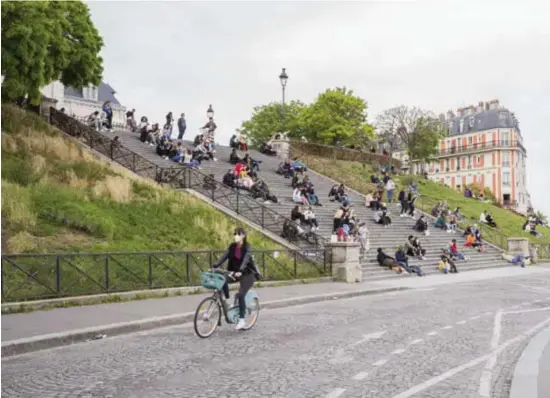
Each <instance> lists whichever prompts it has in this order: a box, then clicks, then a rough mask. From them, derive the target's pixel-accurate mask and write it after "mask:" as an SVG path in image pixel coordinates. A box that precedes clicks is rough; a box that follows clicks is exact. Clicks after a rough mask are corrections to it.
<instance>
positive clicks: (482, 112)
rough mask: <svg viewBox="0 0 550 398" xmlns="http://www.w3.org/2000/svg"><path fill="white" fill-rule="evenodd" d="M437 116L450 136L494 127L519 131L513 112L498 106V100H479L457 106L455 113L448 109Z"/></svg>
mask: <svg viewBox="0 0 550 398" xmlns="http://www.w3.org/2000/svg"><path fill="white" fill-rule="evenodd" d="M439 118H440V120H441V121H442V122H444V123H445V125H446V126H447V131H448V133H449V135H450V136H453V135H459V134H467V133H474V132H476V131H483V130H490V129H496V128H515V129H516V130H517V131H519V132H521V131H520V129H519V121H518V119H517V118H516V116H515V115H514V113H513V112H511V111H510V110H509V109H507V108H504V107H502V106H500V102H499V100H492V101H489V102H483V101H481V102H479V103H478V105H477V106H474V105H470V106H468V107H465V108H459V109H457V112H456V114H455V113H454V112H453V111H449V112H447V115H443V114H442V115H440V116H439Z"/></svg>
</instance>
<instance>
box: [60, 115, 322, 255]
mask: <svg viewBox="0 0 550 398" xmlns="http://www.w3.org/2000/svg"><path fill="white" fill-rule="evenodd" d="M50 120H51V123H52V125H54V126H56V127H57V128H58V129H60V130H61V131H63V132H65V133H66V134H68V135H70V136H72V137H75V138H77V139H79V140H81V141H82V142H84V143H85V144H86V145H88V146H89V147H90V148H92V149H95V150H96V151H98V152H99V153H101V154H103V155H105V156H107V157H108V158H109V159H111V160H112V161H114V162H117V163H119V164H121V165H122V166H124V167H126V168H128V169H130V170H131V171H133V172H134V173H136V174H138V175H140V176H142V177H146V178H151V179H154V180H155V181H157V182H158V183H160V184H165V185H168V186H170V187H171V188H174V189H192V190H194V191H196V192H199V193H201V194H202V195H204V196H206V197H207V198H209V199H210V200H212V201H213V202H215V203H217V204H219V205H221V206H223V207H225V208H226V209H228V210H231V211H233V212H235V213H236V214H238V215H239V216H241V217H243V218H245V219H246V220H248V221H250V222H253V223H255V224H257V225H259V226H261V227H262V228H264V229H266V230H268V231H270V232H272V233H275V234H277V235H281V236H282V232H283V227H284V226H285V224H286V223H292V221H291V220H290V219H289V218H287V217H284V216H282V215H281V214H279V213H277V212H275V211H274V210H272V209H270V208H268V207H267V206H265V205H263V204H262V203H260V202H258V201H257V200H255V199H253V198H252V197H251V196H250V195H249V194H248V193H243V192H242V191H240V190H238V189H234V188H230V187H228V186H226V185H224V184H222V183H220V182H218V181H216V180H214V179H213V178H212V177H210V176H208V175H206V174H203V173H201V172H200V171H198V170H197V169H192V168H189V167H185V166H179V165H178V166H172V167H160V166H157V165H156V164H154V163H153V162H151V161H150V160H148V159H146V158H145V157H143V156H141V155H139V154H137V153H135V152H133V151H131V150H130V149H127V148H125V147H124V146H122V144H121V143H119V142H116V141H115V140H114V137H113V138H110V137H107V136H105V135H103V134H101V133H99V132H97V131H96V130H94V129H92V128H90V127H88V126H86V125H85V124H83V123H81V122H79V121H78V120H75V119H73V118H71V117H70V116H68V115H66V114H64V113H62V112H59V111H58V110H56V109H55V108H51V115H50ZM290 242H291V243H293V244H294V245H296V246H298V247H303V248H312V247H313V248H317V249H322V248H324V247H325V243H326V239H324V238H323V237H322V236H320V235H317V234H315V233H312V232H310V233H307V234H306V235H300V236H297V237H296V238H295V239H293V240H291V241H290ZM316 260H317V261H318V262H322V258H321V257H318V258H317V259H316Z"/></svg>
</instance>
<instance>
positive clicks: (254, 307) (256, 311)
mask: <svg viewBox="0 0 550 398" xmlns="http://www.w3.org/2000/svg"><path fill="white" fill-rule="evenodd" d="M246 310H247V314H248V322H247V326H246V327H245V328H244V329H245V330H250V329H252V328H253V327H254V325H255V324H256V322H257V321H258V317H259V316H260V300H259V299H258V297H255V298H254V299H253V300H252V302H251V303H250V305H249V306H248V307H247V309H246Z"/></svg>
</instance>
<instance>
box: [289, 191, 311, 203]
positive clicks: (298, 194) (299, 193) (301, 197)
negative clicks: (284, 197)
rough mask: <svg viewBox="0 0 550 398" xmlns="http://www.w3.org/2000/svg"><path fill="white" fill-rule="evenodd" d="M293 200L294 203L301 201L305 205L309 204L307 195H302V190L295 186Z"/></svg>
mask: <svg viewBox="0 0 550 398" xmlns="http://www.w3.org/2000/svg"><path fill="white" fill-rule="evenodd" d="M292 200H293V201H294V203H300V204H303V205H304V206H309V202H308V200H307V198H306V197H305V195H302V191H300V189H299V188H294V192H292Z"/></svg>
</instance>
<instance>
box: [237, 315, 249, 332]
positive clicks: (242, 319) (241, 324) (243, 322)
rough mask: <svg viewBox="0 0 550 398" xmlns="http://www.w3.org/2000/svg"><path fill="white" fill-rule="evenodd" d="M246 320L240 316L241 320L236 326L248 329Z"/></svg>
mask: <svg viewBox="0 0 550 398" xmlns="http://www.w3.org/2000/svg"><path fill="white" fill-rule="evenodd" d="M246 326H247V325H246V320H245V319H244V318H239V322H237V326H235V329H236V330H243V329H246Z"/></svg>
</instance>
